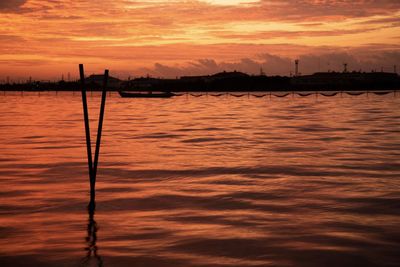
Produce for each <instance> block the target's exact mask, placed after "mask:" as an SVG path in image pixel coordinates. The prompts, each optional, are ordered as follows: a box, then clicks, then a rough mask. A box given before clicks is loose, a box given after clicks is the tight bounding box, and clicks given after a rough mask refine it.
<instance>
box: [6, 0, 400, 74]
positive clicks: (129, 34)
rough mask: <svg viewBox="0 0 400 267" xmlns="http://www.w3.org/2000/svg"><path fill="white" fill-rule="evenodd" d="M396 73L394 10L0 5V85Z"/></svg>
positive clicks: (214, 3) (382, 2)
mask: <svg viewBox="0 0 400 267" xmlns="http://www.w3.org/2000/svg"><path fill="white" fill-rule="evenodd" d="M295 59H299V60H300V72H301V73H302V74H310V73H313V72H317V71H328V70H332V71H341V70H342V69H343V63H347V64H348V68H349V70H357V71H358V70H363V71H371V70H377V71H381V70H382V69H383V70H384V71H387V72H393V70H394V65H396V64H397V65H399V67H398V69H400V1H399V0H353V1H346V0H298V1H296V0H291V1H289V0H279V1H278V0H261V1H257V0H231V1H230V0H206V1H194V0H188V1H179V0H173V1H162V0H138V1H136V0H96V1H94V0H93V1H92V0H0V82H1V81H5V79H6V77H7V76H9V77H10V78H11V79H14V80H16V81H17V80H24V79H27V78H28V77H30V76H31V77H32V79H34V80H46V79H50V80H56V79H61V77H62V75H64V78H66V79H67V77H68V73H69V74H70V75H69V76H70V77H71V79H75V78H77V77H78V64H79V63H83V64H85V69H86V73H87V74H91V73H101V72H103V70H104V69H106V68H107V69H109V70H110V73H111V75H113V76H116V77H119V78H127V77H129V76H130V77H139V76H144V75H147V74H149V75H151V76H153V77H169V78H172V77H173V78H175V77H178V76H185V75H201V74H212V73H216V72H219V71H222V70H226V71H233V70H237V71H242V72H246V73H248V74H258V73H260V68H262V69H263V71H264V72H265V73H266V74H267V75H290V72H293V71H294V63H293V61H294V60H295Z"/></svg>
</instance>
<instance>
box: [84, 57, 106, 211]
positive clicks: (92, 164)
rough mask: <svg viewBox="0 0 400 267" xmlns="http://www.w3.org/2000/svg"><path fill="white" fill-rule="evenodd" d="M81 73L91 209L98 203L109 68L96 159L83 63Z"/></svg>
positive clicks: (104, 83)
mask: <svg viewBox="0 0 400 267" xmlns="http://www.w3.org/2000/svg"><path fill="white" fill-rule="evenodd" d="M79 75H80V81H81V92H82V104H83V117H84V120H85V133H86V148H87V159H88V168H89V182H90V202H89V206H88V208H89V209H90V210H94V209H95V205H96V204H95V197H96V192H95V190H96V174H97V165H98V162H99V153H100V142H101V132H102V129H103V119H104V109H105V106H106V96H107V83H108V70H105V71H104V80H103V88H102V94H101V105H100V114H99V125H98V127H97V138H96V149H95V153H94V161H93V160H92V143H91V141H90V125H89V112H88V105H87V98H86V86H85V72H84V69H83V64H79Z"/></svg>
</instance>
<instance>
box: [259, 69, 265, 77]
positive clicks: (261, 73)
mask: <svg viewBox="0 0 400 267" xmlns="http://www.w3.org/2000/svg"><path fill="white" fill-rule="evenodd" d="M260 76H265V72H264V70H263V68H262V67H260Z"/></svg>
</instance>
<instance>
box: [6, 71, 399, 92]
mask: <svg viewBox="0 0 400 267" xmlns="http://www.w3.org/2000/svg"><path fill="white" fill-rule="evenodd" d="M103 78H104V77H103V75H91V76H89V77H87V78H85V89H86V90H87V91H101V90H102V89H101V88H102V83H103ZM81 89H82V86H81V83H80V82H79V81H69V82H68V81H63V80H62V81H58V82H41V81H28V82H26V83H19V84H16V83H14V84H10V83H8V84H1V85H0V91H26V92H37V91H58V92H62V91H81ZM399 89H400V76H399V75H397V73H387V72H368V73H366V72H319V73H314V74H312V75H303V76H293V77H287V76H265V75H258V76H250V75H247V74H245V73H242V72H236V71H235V72H221V73H217V74H214V75H207V76H185V77H181V78H179V79H178V78H177V79H162V78H152V77H141V78H136V79H132V80H125V81H124V80H120V79H117V78H114V77H109V82H108V87H107V91H132V92H146V91H160V92H165V91H169V92H273V91H283V92H292V91H387V90H399Z"/></svg>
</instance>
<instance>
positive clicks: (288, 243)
mask: <svg viewBox="0 0 400 267" xmlns="http://www.w3.org/2000/svg"><path fill="white" fill-rule="evenodd" d="M88 100H89V106H90V116H91V119H93V120H92V122H91V127H92V129H91V131H92V134H93V136H92V140H95V139H94V137H95V132H96V123H97V116H98V115H97V114H98V107H99V102H100V98H99V95H97V94H94V95H93V96H90V94H89V99H88ZM82 119H83V116H82V103H81V98H80V95H79V94H75V95H73V94H72V93H62V94H61V93H59V94H58V95H56V94H55V93H54V92H53V93H41V95H40V96H38V93H31V94H27V93H25V94H24V95H23V96H22V95H21V94H20V93H11V92H10V93H6V94H5V95H2V96H0V266H36V265H37V266H86V265H87V266H96V265H98V266H161V267H163V266H399V265H400V256H399V255H400V254H399V251H400V202H399V201H400V96H399V95H398V96H394V95H393V94H389V95H385V96H377V95H368V96H367V95H361V96H349V95H343V96H340V95H337V96H335V97H329V98H328V97H323V96H319V97H315V96H314V95H312V96H308V97H299V96H288V97H285V98H277V97H272V98H269V97H266V98H255V97H250V98H247V96H246V97H243V98H235V97H232V96H230V97H227V96H222V97H213V96H208V97H206V96H203V97H192V96H181V97H176V98H173V99H121V98H119V97H118V96H117V95H116V94H113V95H111V96H110V97H108V99H107V105H106V114H105V121H104V126H103V138H102V147H101V155H100V163H99V170H98V176H97V180H98V181H97V185H96V186H97V194H96V200H97V202H96V204H97V206H96V213H95V214H94V216H93V217H92V216H90V215H89V214H88V211H87V209H86V207H87V203H88V200H89V192H88V189H89V184H88V171H87V161H86V147H85V137H84V124H83V120H82Z"/></svg>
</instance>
